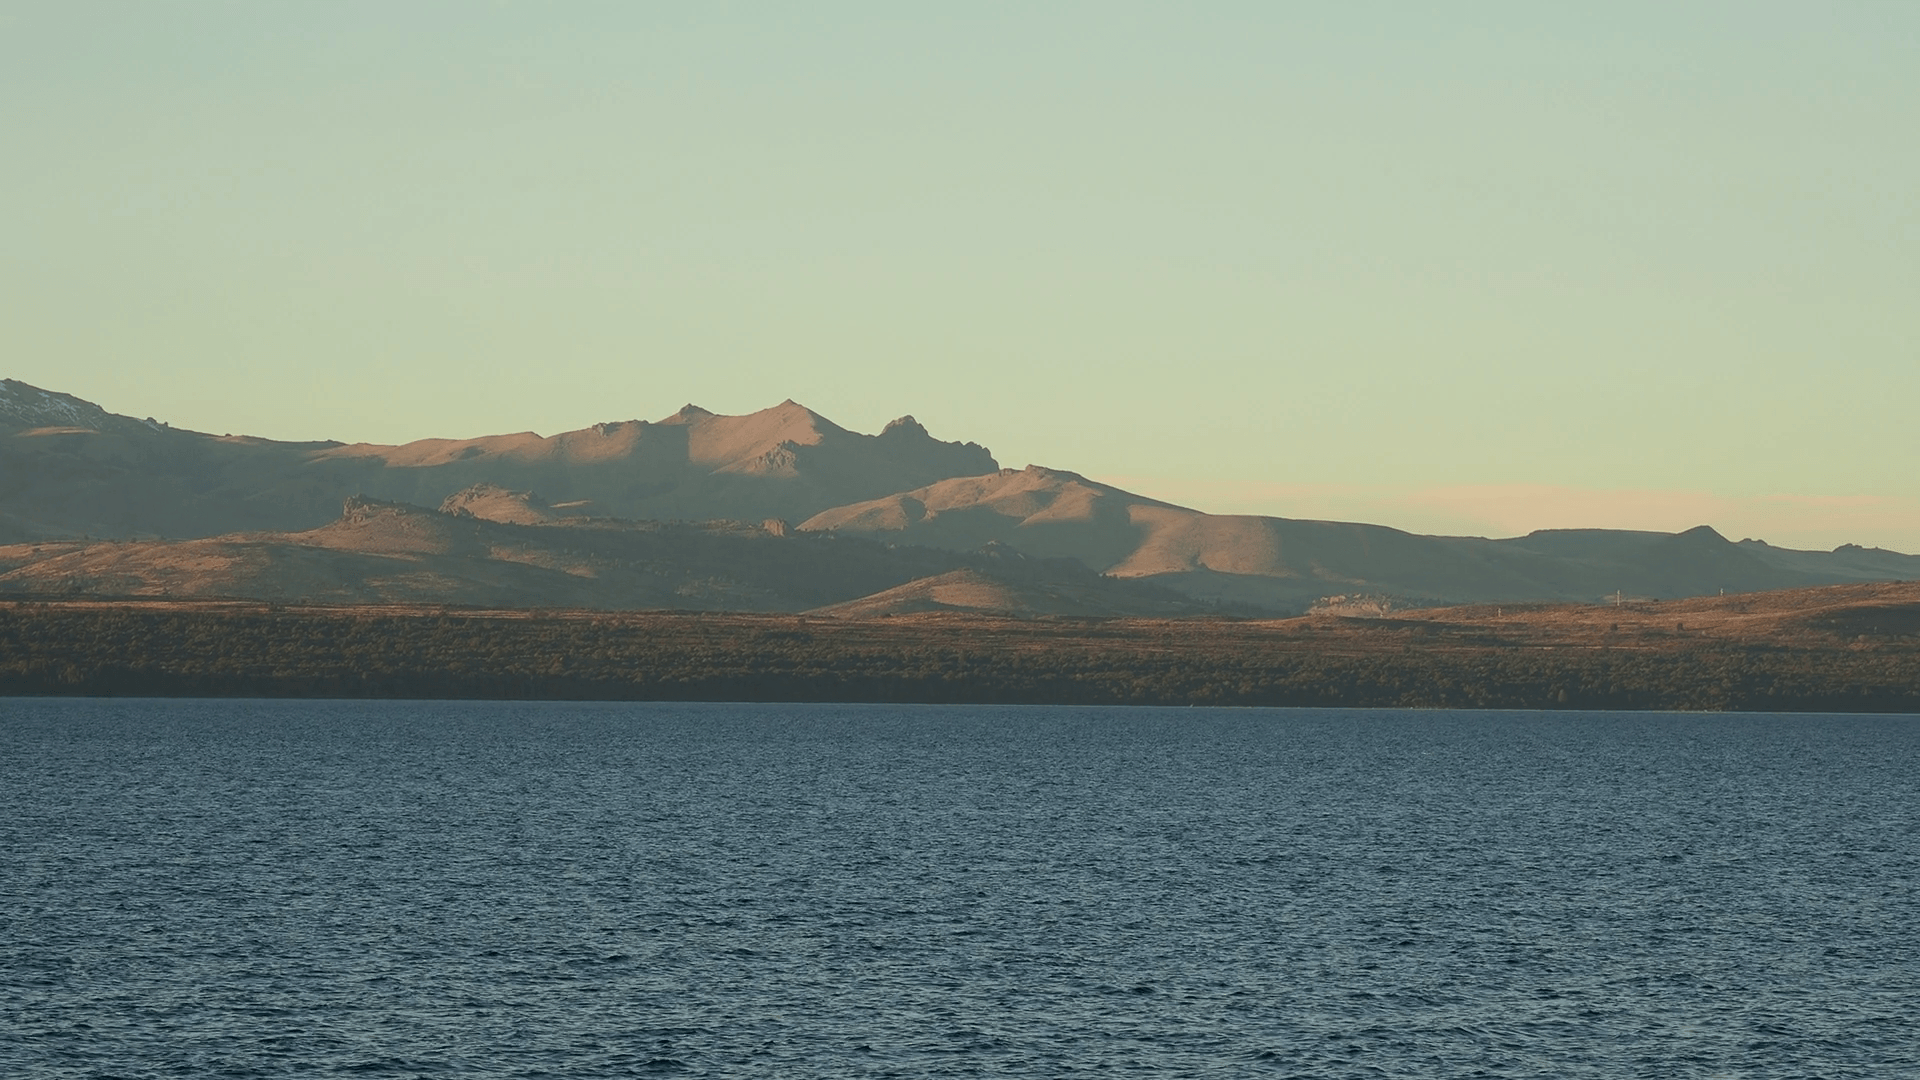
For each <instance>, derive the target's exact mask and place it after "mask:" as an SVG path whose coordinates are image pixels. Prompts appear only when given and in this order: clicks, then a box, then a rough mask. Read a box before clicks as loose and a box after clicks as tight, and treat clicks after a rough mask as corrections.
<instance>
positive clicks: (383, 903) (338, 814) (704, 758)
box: [0, 699, 1920, 1078]
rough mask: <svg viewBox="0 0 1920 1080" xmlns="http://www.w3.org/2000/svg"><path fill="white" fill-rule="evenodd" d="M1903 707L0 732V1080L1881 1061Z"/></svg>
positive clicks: (1918, 797)
mask: <svg viewBox="0 0 1920 1080" xmlns="http://www.w3.org/2000/svg"><path fill="white" fill-rule="evenodd" d="M1917 882H1920V718H1915V717H1900V716H1804V715H1803V716H1780V715H1699V714H1689V715H1681V714H1632V713H1482V712H1408V711H1315V710H1209V709H1098V708H1057V707H1056V708H1049V707H1031V708H1029V707H1006V708H981V707H965V708H947V707H936V706H832V705H670V704H586V705H582V704H561V703H545V704H522V703H484V702H482V703H476V702H460V703H420V702H332V701H305V702H301V701H293V702H289V701H234V700H221V701H153V700H41V699H0V1075H6V1076H22V1077H28V1076H31V1077H108V1076H113V1077H175V1076H178V1077H216V1076H228V1077H250V1076H263V1077H264V1076H282V1075H291V1074H302V1075H318V1076H326V1075H334V1074H343V1075H344V1074H351V1075H355V1076H363V1077H381V1076H404V1077H414V1076H421V1077H437V1076H468V1075H471V1076H490V1077H495V1076H497V1077H535V1076H554V1077H561V1076H564V1077H593V1076H655V1075H674V1074H680V1075H688V1076H738V1077H748V1076H752V1077H882V1076H899V1077H928V1076H1022V1077H1026V1076H1031V1077H1071V1076H1096V1075H1097V1076H1106V1077H1115V1076H1155V1077H1174V1076H1275V1077H1349V1076H1351V1077H1363V1076H1365V1077H1379V1076H1420V1077H1436V1076H1494V1077H1537V1076H1574V1077H1577V1076H1596V1077H1598V1076H1607V1077H1619V1076H1646V1077H1673V1076H1740V1077H1773V1076H1779V1077H1789V1076H1821V1077H1874V1078H1882V1077H1889V1076H1896V1075H1920V1033H1917V1031H1920V1026H1917V1025H1916V1022H1915V1020H1914V1017H1916V1016H1920V891H1917V889H1916V883H1917Z"/></svg>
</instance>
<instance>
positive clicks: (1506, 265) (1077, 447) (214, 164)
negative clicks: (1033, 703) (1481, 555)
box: [0, 0, 1920, 552]
mask: <svg viewBox="0 0 1920 1080" xmlns="http://www.w3.org/2000/svg"><path fill="white" fill-rule="evenodd" d="M1917 131H1920V4H1916V3H1913V2H1911V0H1888V2H1856V3H1837V4H1823V5H1816V4H1807V3H1800V2H1794V3H1776V2H1769V0H1743V2H1738V3H1717V2H1695V3H1689V2H1673V0H1667V2H1662V3H1637V2H1631V0H1626V2H1616V3H1609V4H1604V5H1598V4H1596V5H1562V4H1539V3H1531V2H1529V3H1474V2H1467V3H1461V4H1446V5H1438V4H1428V3H1385V2H1367V0H1356V2H1351V3H1341V4H1313V5H1308V4H1278V3H1272V2H1260V3H1212V4H1199V5H1173V4H1135V3H1130V2H1127V0H1102V2H1100V3H1084V4H1083V3H1044V2H1039V3H1036V2H1032V0H1029V2H1024V3H994V2H990V0H979V2H974V3H968V4H949V5H912V4H898V3H836V2H832V0H820V2H815V3H808V4H792V3H780V4H774V3H765V4H761V3H741V2H726V0H706V2H702V3H684V4H681V3H640V2H617V3H553V4H545V3H541V4H535V3H494V4H485V3H480V2H459V3H410V2H406V0H380V2H374V3H362V2H356V0H329V2H327V3H307V4H294V3H284V4H280V3H258V2H255V0H243V2H213V0H176V2H168V3H152V4H124V3H113V4H106V3H89V2H87V0H59V2H56V3H39V2H24V0H0V147H4V156H3V160H4V168H0V238H3V239H4V243H0V343H3V344H4V356H0V376H4V377H8V378H15V379H20V380H23V381H26V382H29V383H32V384H34V385H37V386H41V387H43V388H47V389H54V390H62V391H66V392H68V393H73V394H76V395H78V396H80V397H84V398H87V399H88V400H91V401H95V402H97V403H99V404H101V405H103V406H105V407H106V408H108V409H111V410H113V411H116V412H122V413H129V414H132V415H137V416H148V415H151V416H155V417H158V418H160V419H165V420H168V421H170V422H172V423H174V424H175V425H176V426H182V427H190V428H196V429H199V430H206V431H212V432H216V433H224V432H229V431H230V432H235V433H240V432H245V433H249V434H257V435H265V436H270V437H275V438H285V439H313V438H334V439H344V440H356V441H358V440H364V441H375V442H402V441H407V440H410V439H415V438H422V437H428V436H442V437H471V436H477V435H482V434H491V433H498V432H507V431H522V430H535V431H539V432H542V433H546V434H552V433H554V432H557V431H564V430H570V429H575V428H580V427H584V426H586V425H588V424H592V423H595V422H599V421H603V420H616V419H633V418H640V419H658V418H660V417H663V416H666V415H668V414H670V413H672V412H673V411H675V410H676V409H678V408H679V407H680V406H681V405H683V404H685V403H688V402H694V403H698V404H700V405H702V406H704V407H706V408H709V409H712V410H714V411H717V412H728V413H737V412H749V411H753V410H755V409H759V408H764V407H766V406H769V405H772V404H775V403H777V402H779V401H781V400H783V399H786V398H793V399H795V400H798V401H800V402H802V403H804V404H806V405H808V406H810V407H812V408H813V409H814V410H816V411H817V412H820V413H822V414H823V415H825V416H827V417H829V418H831V419H833V420H834V421H836V422H838V423H840V424H841V425H843V426H846V427H849V428H853V429H855V430H861V431H877V430H879V428H880V427H881V426H882V425H884V424H885V423H886V422H887V421H888V420H890V419H892V418H893V417H896V416H899V415H901V414H906V413H911V414H913V415H915V416H916V417H918V418H919V419H920V420H921V421H922V422H923V423H925V424H926V425H927V426H928V427H929V428H930V429H931V430H932V431H933V433H934V434H935V435H936V436H938V437H941V438H949V439H964V440H971V441H976V442H980V443H983V444H985V445H987V446H988V447H990V448H992V450H993V451H994V452H995V454H996V455H997V456H998V458H999V459H1000V461H1001V463H1002V464H1003V465H1009V466H1013V467H1019V466H1022V465H1025V464H1027V463H1029V462H1034V463H1040V464H1045V465H1049V466H1053V467H1057V468H1066V469H1072V470H1074V471H1077V472H1080V473H1083V474H1085V475H1088V476H1091V477H1095V478H1099V479H1104V480H1109V481H1112V482H1116V483H1120V484H1122V486H1126V487H1129V488H1130V489H1132V490H1136V491H1140V492H1142V493H1144V494H1149V495H1153V496H1156V497H1160V498H1166V499H1171V500H1173V501H1176V502H1181V503H1185V504H1187V505H1192V506H1196V507H1198V508H1200V509H1203V510H1212V511H1219V512H1239V513H1270V514H1279V515H1283V516H1296V517H1329V518H1337V519H1345V520H1365V521H1374V522H1378V523H1381V524H1387V525H1394V526H1398V527H1401V528H1408V529H1413V530H1415V531H1422V532H1448V533H1466V534H1482V535H1513V534H1516V533H1523V532H1526V531H1529V530H1530V529H1533V528H1542V527H1579V526H1590V527H1614V528H1656V529H1664V530H1676V529H1682V528H1687V527H1690V526H1692V525H1697V524H1702V523H1704V524H1710V525H1713V526H1715V527H1716V528H1719V529H1720V530H1721V531H1722V532H1723V533H1726V534H1728V535H1729V536H1730V537H1731V538H1733V539H1739V538H1741V537H1743V536H1757V537H1763V538H1765V539H1768V540H1770V541H1772V542H1775V543H1785V544H1791V545H1793V546H1800V547H1819V548H1825V547H1832V546H1834V545H1836V544H1839V543H1843V542H1854V543H1862V544H1867V545H1880V546H1885V547H1891V548H1895V549H1898V550H1903V551H1908V552H1920V482H1916V480H1915V475H1916V465H1917V464H1920V424H1916V422H1915V418H1916V406H1917V405H1920V138H1916V137H1915V135H1914V133H1915V132H1917Z"/></svg>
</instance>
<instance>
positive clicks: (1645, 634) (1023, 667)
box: [0, 574, 1920, 712]
mask: <svg viewBox="0 0 1920 1080" xmlns="http://www.w3.org/2000/svg"><path fill="white" fill-rule="evenodd" d="M941 587H951V588H957V589H969V588H974V587H975V585H974V584H973V583H972V582H970V581H968V580H967V579H966V577H965V575H964V574H962V576H961V577H960V578H958V579H956V580H953V581H951V582H950V583H949V584H948V586H936V587H930V588H929V589H927V590H926V593H927V596H926V597H919V600H921V601H924V600H926V599H929V598H930V599H932V600H933V601H935V602H937V601H938V597H939V595H940V593H939V589H940V588H941ZM916 595H917V594H916ZM832 610H833V609H831V608H829V609H826V611H823V612H818V613H813V614H798V615H763V614H660V613H648V612H607V611H583V610H576V611H527V610H477V609H466V608H454V607H444V606H435V607H423V606H404V605H402V606H394V605H384V606H374V605H358V606H305V605H278V604H260V603H245V602H230V601H228V602H215V601H181V600H140V601H117V602H104V601H92V600H65V601H44V602H34V601H16V602H11V603H0V692H4V693H9V694H108V695H112V694H122V695H264V696H343V697H365V696H373V697H447V698H463V697H477V698H559V699H633V700H747V701H753V700H802V701H804V700H821V701H922V702H1041V703H1059V704H1161V705H1186V704H1207V705H1314V706H1383V707H1384V706H1398V707H1476V708H1561V709H1599V708H1608V709H1714V710H1769V711H1770V710H1783V711H1784V710H1810V711H1882V712H1920V585H1916V584H1911V583H1909V584H1899V585H1853V586H1835V587H1824V588H1815V589H1800V590H1789V591H1780V592H1768V593H1756V594H1748V595H1735V596H1726V597H1713V598H1700V599H1694V600H1685V601H1661V602H1642V603H1623V604H1620V605H1618V606H1614V605H1531V606H1484V607H1453V608H1445V609H1437V610H1421V611H1410V612H1404V613H1399V614H1394V615H1389V616H1386V617H1377V616H1364V617H1363V616H1355V615H1346V614H1338V613H1334V612H1325V613H1320V614H1313V615H1308V616H1303V617H1298V618H1291V619H1228V618H1218V617H1216V618H1177V619H1168V618H1067V617H1049V618H1010V617H995V616H982V615H976V614H962V613H955V612H953V611H949V610H923V611H921V612H920V613H915V614H888V613H886V612H881V613H879V614H878V615H874V616H872V617H866V616H867V615H868V614H869V613H867V612H863V611H862V610H861V609H859V608H858V607H856V608H853V609H851V610H850V611H849V614H850V615H852V616H854V617H836V616H835V615H833V614H831V612H832Z"/></svg>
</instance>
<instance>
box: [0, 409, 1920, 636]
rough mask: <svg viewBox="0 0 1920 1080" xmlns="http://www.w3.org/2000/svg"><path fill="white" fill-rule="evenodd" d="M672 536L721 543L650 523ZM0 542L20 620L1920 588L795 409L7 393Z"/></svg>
mask: <svg viewBox="0 0 1920 1080" xmlns="http://www.w3.org/2000/svg"><path fill="white" fill-rule="evenodd" d="M343 502H344V503H345V505H346V507H347V509H346V512H345V514H344V515H343V514H342V513H341V511H340V507H341V506H342V505H343ZM396 507H397V509H396ZM422 507H438V508H439V511H438V512H435V511H432V510H427V509H422ZM663 521H681V522H721V523H723V524H714V525H684V526H673V527H668V526H663V525H646V524H644V523H646V522H663ZM741 522H761V523H763V524H760V525H751V526H749V525H742V524H739V523H741ZM789 522H799V523H800V524H799V525H798V526H797V527H793V526H790V525H789V524H788V523H789ZM676 530H677V531H676ZM164 538H185V540H184V541H183V542H181V543H176V544H169V543H165V542H163V539H164ZM835 538H850V539H857V540H858V541H859V542H858V543H854V544H850V545H843V546H841V547H835V546H833V545H834V543H835ZM103 540H104V541H114V542H112V543H98V542H93V541H103ZM776 541H779V543H775V542H776ZM0 545H11V546H0V590H7V591H13V592H16V593H19V592H47V591H54V592H62V593H81V594H95V595H101V594H111V593H115V592H123V593H139V594H142V595H153V594H157V593H171V594H175V595H237V596H256V597H274V598H282V599H300V598H308V599H320V598H324V597H332V598H351V599H355V600H364V599H367V598H389V599H412V600H434V601H435V602H458V603H486V604H503V605H528V606H550V607H552V606H587V607H658V606H666V607H706V608H714V609H720V610H769V611H797V610H805V609H808V608H815V607H824V608H829V609H832V613H834V614H839V615H846V616H851V615H854V614H863V615H869V616H871V615H881V614H898V613H904V612H909V611H944V610H994V611H1008V612H1017V613H1022V614H1101V613H1106V614H1156V613H1163V612H1167V613H1170V612H1176V611H1177V612H1189V613H1191V612H1197V611H1202V610H1221V611H1227V612H1239V613H1246V614H1251V613H1258V612H1269V613H1290V612H1298V611H1304V610H1306V609H1307V608H1308V607H1310V606H1311V605H1313V604H1314V603H1315V602H1316V601H1318V600H1320V599H1321V598H1322V597H1326V596H1331V595H1343V596H1347V597H1353V596H1370V597H1374V598H1375V600H1369V601H1367V603H1368V604H1371V605H1373V606H1374V607H1380V606H1381V603H1383V602H1384V601H1385V600H1386V599H1391V601H1392V602H1393V603H1394V604H1396V605H1398V606H1402V607H1404V606H1408V605H1419V604H1455V603H1472V602H1509V601H1511V602H1519V601H1549V600H1550V601H1568V600H1571V601H1586V602H1594V601H1598V600H1600V599H1601V598H1603V597H1607V596H1615V595H1617V596H1621V597H1627V598H1631V597H1662V598H1670V599H1671V598H1679V597H1685V596H1699V595H1710V594H1714V593H1717V592H1719V591H1722V590H1724V591H1726V592H1730V593H1734V592H1751V591H1755V590H1763V589H1779V588H1789V587H1798V586H1813V585H1823V584H1838V583H1848V582H1864V581H1889V580H1907V579H1917V578H1920V556H1912V555H1902V554H1900V553H1898V552H1889V551H1880V550H1872V549H1865V548H1860V547H1856V546H1853V545H1846V546H1843V547H1841V548H1839V549H1837V550H1835V551H1832V552H1807V551H1793V550H1788V549H1782V548H1776V547H1772V546H1770V545H1768V544H1766V543H1763V542H1760V541H1756V540H1743V541H1741V542H1739V543H1731V542H1729V541H1728V540H1727V539H1726V538H1725V537H1723V536H1721V535H1720V534H1719V533H1717V532H1715V531H1713V530H1712V529H1710V528H1707V527H1705V526H1702V527H1700V528H1696V529H1692V530H1689V531H1687V532H1683V533H1679V534H1668V533H1655V532H1633V531H1622V530H1607V529H1577V530H1549V531H1543V532H1536V533H1532V534H1529V535H1527V536H1523V537H1516V538H1510V539H1499V540H1489V539H1481V538H1477V537H1440V536H1419V535H1415V534H1412V533H1408V532H1403V531H1401V530H1399V529H1392V528H1387V527H1384V526H1379V525H1365V524H1355V523H1345V522H1329V521H1301V520H1293V519H1287V518H1274V517H1258V516H1250V515H1214V514H1205V513H1201V512H1199V511H1197V510H1192V509H1188V508H1186V507H1181V506H1175V505H1173V504H1170V503H1165V502H1161V501H1158V500H1154V499H1149V498H1145V497H1143V496H1140V495H1135V494H1133V493H1131V492H1127V491H1123V490H1121V489H1119V488H1116V487H1113V486H1111V485H1108V484H1102V483H1099V482H1097V481H1093V480H1089V479H1087V478H1086V477H1083V476H1080V475H1079V474H1077V473H1072V472H1067V471H1064V470H1057V469H1047V468H1041V467H1038V466H1029V467H1028V468H1026V469H1023V470H1014V469H1000V468H999V466H998V464H997V463H996V462H995V461H994V459H993V456H992V455H991V454H990V453H988V452H987V450H986V449H985V448H983V447H981V446H978V445H976V444H974V443H960V442H942V441H939V440H936V439H934V438H933V437H932V436H931V435H929V434H928V433H927V430H926V429H925V428H924V427H922V426H921V425H920V424H919V423H918V422H916V421H915V420H914V419H913V418H912V417H910V416H908V417H902V418H901V419H899V420H896V421H894V422H893V423H891V424H889V425H887V427H886V428H885V430H883V431H881V432H880V433H879V434H877V435H865V434H860V433H857V432H852V431H848V430H847V429H845V428H842V427H840V426H839V425H837V424H834V423H833V422H832V421H830V420H827V419H826V418H825V417H822V416H820V415H819V414H818V413H815V412H813V411H812V410H810V409H807V408H806V407H804V406H802V405H799V404H797V403H796V402H793V401H790V400H789V401H786V402H782V403H781V404H779V405H776V406H774V407H772V408H770V409H764V410H761V411H760V412H756V413H751V414H748V415H745V416H721V415H717V414H715V413H712V412H709V411H707V410H705V409H702V408H699V407H697V406H694V405H688V406H686V407H685V408H682V409H681V410H679V411H678V412H676V413H674V414H673V415H672V416H669V417H666V418H664V419H662V420H659V421H657V422H652V423H649V422H646V421H641V420H627V421H619V422H614V423H605V424H596V425H594V426H593V427H590V428H583V429H581V430H579V431H570V432H564V433H562V434H559V435H554V436H547V437H543V436H540V435H536V434H533V433H531V432H522V433H519V434H513V435H494V436H486V437H482V438H475V439H423V440H419V441H416V442H410V443H406V444H403V445H399V446H380V445H372V444H361V443H356V444H351V445H349V444H344V443H339V442H309V443H294V442H276V441H273V440H269V439H259V438H251V437H245V436H231V435H219V436H216V435H209V434H205V433H201V432H193V431H184V430H180V429H177V428H173V427H170V426H168V425H167V424H165V423H163V422H160V421H157V420H153V419H151V418H149V419H144V420H142V419H134V418H132V417H126V416H119V415H116V414H113V413H109V412H107V411H105V410H104V409H101V408H100V407H99V406H97V405H94V404H92V403H90V402H87V401H83V400H81V399H79V398H76V397H73V396H71V395H67V394H61V393H57V392H53V391H47V390H42V389H40V388H38V387H33V386H28V385H27V384H25V383H20V382H16V381H11V380H0ZM583 553H584V554H583ZM774 553H779V554H778V557H775V556H774ZM801 553H807V554H805V557H804V558H803V557H801ZM596 560H598V561H596ZM982 560H986V561H982ZM1054 560H1072V566H1071V567H1069V566H1068V565H1067V564H1065V563H1061V562H1058V561H1054ZM863 562H864V564H870V568H872V567H881V568H890V569H887V570H886V571H885V572H884V573H880V572H877V571H876V572H872V573H869V572H867V571H866V570H862V569H861V566H862V564H863ZM402 564H404V565H402ZM649 567H650V568H649ZM782 575H787V576H782ZM810 577H811V578H813V579H817V580H810V579H809V578H810ZM702 582H706V583H707V584H701V583H702ZM868 586H871V587H870V588H869V587H868ZM858 589H865V590H866V591H864V592H862V591H857V590H858ZM875 593H879V594H882V595H873V594H875Z"/></svg>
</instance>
